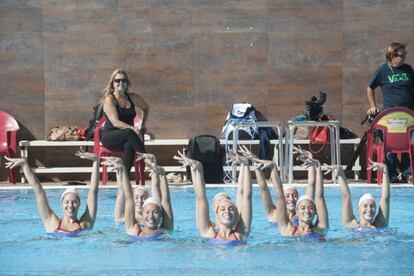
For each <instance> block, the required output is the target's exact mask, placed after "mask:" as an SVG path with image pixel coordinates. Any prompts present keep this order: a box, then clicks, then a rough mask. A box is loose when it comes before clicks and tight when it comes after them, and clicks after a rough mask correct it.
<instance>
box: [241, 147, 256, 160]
mask: <svg viewBox="0 0 414 276" xmlns="http://www.w3.org/2000/svg"><path fill="white" fill-rule="evenodd" d="M237 152H238V153H239V154H241V155H242V156H243V157H244V158H246V159H249V160H252V159H253V158H257V157H256V156H255V155H254V154H253V153H252V152H251V151H250V150H249V149H248V148H247V147H246V146H245V145H241V146H239V150H238V151H237Z"/></svg>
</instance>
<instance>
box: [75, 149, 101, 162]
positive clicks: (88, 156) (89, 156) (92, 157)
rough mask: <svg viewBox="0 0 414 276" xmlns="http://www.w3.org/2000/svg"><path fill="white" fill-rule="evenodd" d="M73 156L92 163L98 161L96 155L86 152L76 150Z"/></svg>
mask: <svg viewBox="0 0 414 276" xmlns="http://www.w3.org/2000/svg"><path fill="white" fill-rule="evenodd" d="M75 155H76V156H79V157H80V158H82V159H88V160H92V161H96V160H98V157H96V154H94V153H92V152H86V151H84V150H83V149H80V150H78V151H77V152H76V153H75Z"/></svg>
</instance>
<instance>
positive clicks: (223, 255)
mask: <svg viewBox="0 0 414 276" xmlns="http://www.w3.org/2000/svg"><path fill="white" fill-rule="evenodd" d="M170 190H171V200H172V204H173V208H174V217H175V230H174V232H173V233H172V234H170V235H169V236H168V238H166V239H165V240H161V241H149V242H148V241H147V242H140V241H134V240H132V239H131V238H129V237H128V236H127V235H126V234H125V232H124V230H123V228H120V227H119V226H117V225H115V223H114V222H113V208H114V201H115V195H116V190H115V189H105V188H104V189H101V190H100V191H99V205H98V215H97V220H96V223H95V227H94V230H92V231H90V232H87V233H85V234H82V235H81V236H79V237H76V238H63V239H56V238H53V237H51V236H50V235H48V234H46V233H45V231H44V228H43V225H42V223H41V221H40V218H39V214H38V211H37V207H36V203H35V200H34V195H33V192H32V190H0V214H1V215H0V229H1V230H0V233H1V235H0V275H10V274H12V275H16V274H48V275H56V274H58V275H70V274H78V275H113V274H116V275H133V274H138V273H146V274H149V275H158V274H168V275H178V274H180V275H182V274H197V275H199V274H203V275H217V274H236V273H237V274H239V275H246V274H249V275H252V274H253V275H275V274H303V273H304V274H335V275H337V274H341V275H349V274H351V273H352V274H369V275H373V274H374V275H380V274H381V275H383V274H391V273H392V274H393V275H395V274H405V275H407V274H412V273H414V272H413V271H414V270H413V269H414V262H413V261H412V260H413V257H414V227H413V221H414V213H413V211H412V209H413V207H414V200H413V199H414V189H411V188H392V190H391V219H390V228H389V229H387V230H385V231H382V232H380V233H377V234H356V233H353V232H350V231H347V230H345V229H343V228H342V227H341V198H340V192H339V188H337V187H329V188H326V189H325V197H326V201H327V205H328V210H329V222H330V230H329V233H328V236H327V239H326V241H325V242H314V241H313V242H312V241H304V240H296V239H292V238H285V237H281V236H280V235H279V232H278V229H277V228H276V226H274V225H272V224H270V223H268V222H267V220H266V218H265V215H264V211H263V206H262V202H261V200H260V195H259V190H258V189H257V188H255V189H254V193H253V223H252V231H251V234H250V237H249V240H248V243H247V244H246V245H241V246H223V245H215V244H209V243H206V242H204V241H202V240H201V239H200V238H199V236H198V230H197V229H196V226H195V220H194V217H195V216H194V194H193V189H192V188H191V187H189V188H174V187H172V188H171V189H170ZM223 190H225V191H226V192H229V193H230V194H231V195H233V198H234V195H235V189H234V188H224V189H223V188H209V189H208V190H207V194H208V197H209V199H211V198H212V197H213V196H214V194H216V193H217V192H219V191H223ZM46 192H47V195H48V197H49V201H50V205H51V207H52V209H53V210H55V211H56V212H57V214H58V216H61V214H62V211H61V208H60V195H61V193H62V190H47V191H46ZM299 192H300V193H303V192H304V188H299ZM365 192H371V193H372V194H374V195H375V197H376V198H377V199H379V197H380V189H378V188H352V194H353V195H354V199H353V201H354V206H355V204H357V199H358V198H359V196H360V195H362V194H363V193H365ZM80 193H81V195H82V205H81V209H80V213H82V212H83V210H84V207H85V205H84V204H85V199H86V194H87V190H84V189H81V190H80ZM14 217H16V219H14Z"/></svg>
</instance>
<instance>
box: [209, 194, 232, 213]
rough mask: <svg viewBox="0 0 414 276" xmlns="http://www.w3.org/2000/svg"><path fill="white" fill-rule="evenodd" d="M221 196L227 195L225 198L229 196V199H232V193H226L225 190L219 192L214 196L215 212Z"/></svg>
mask: <svg viewBox="0 0 414 276" xmlns="http://www.w3.org/2000/svg"><path fill="white" fill-rule="evenodd" d="M220 197H225V198H227V199H228V200H231V197H230V195H229V194H228V193H224V192H220V193H218V194H216V195H215V196H214V197H213V206H212V207H213V211H214V212H215V211H216V209H217V200H218V199H219V198H220Z"/></svg>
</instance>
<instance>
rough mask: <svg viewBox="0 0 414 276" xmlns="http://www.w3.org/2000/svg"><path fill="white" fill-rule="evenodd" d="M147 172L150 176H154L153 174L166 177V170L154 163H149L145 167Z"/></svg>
mask: <svg viewBox="0 0 414 276" xmlns="http://www.w3.org/2000/svg"><path fill="white" fill-rule="evenodd" d="M145 172H146V173H149V176H152V175H153V174H158V175H165V170H164V168H163V167H161V166H157V165H155V164H153V163H147V164H146V166H145Z"/></svg>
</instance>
